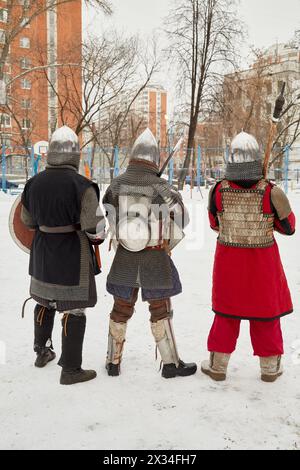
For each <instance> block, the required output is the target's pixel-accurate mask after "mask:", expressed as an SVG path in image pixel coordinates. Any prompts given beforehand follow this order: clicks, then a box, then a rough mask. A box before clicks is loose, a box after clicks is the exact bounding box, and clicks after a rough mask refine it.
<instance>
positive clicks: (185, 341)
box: [0, 191, 300, 450]
mask: <svg viewBox="0 0 300 470" xmlns="http://www.w3.org/2000/svg"><path fill="white" fill-rule="evenodd" d="M206 197H207V194H206V193H205V194H204V202H203V201H202V199H201V196H200V194H199V193H198V192H196V191H195V192H194V196H193V201H192V208H193V210H192V212H193V214H192V217H193V218H194V221H195V220H196V214H197V223H196V222H195V223H196V225H197V231H198V233H199V237H198V238H199V239H198V240H186V241H185V242H184V243H183V244H182V245H181V246H179V247H178V248H177V249H176V250H175V252H174V261H175V262H176V264H177V266H178V269H179V271H180V273H181V276H182V282H183V286H184V292H183V294H182V295H181V296H179V297H178V298H175V299H174V302H173V303H174V311H175V316H174V324H175V333H176V336H177V342H178V346H179V352H180V355H181V357H182V359H183V360H185V361H197V363H200V361H201V360H202V359H205V358H206V357H207V352H206V338H207V334H208V331H209V328H210V325H211V322H212V319H213V315H212V313H211V311H210V297H211V271H212V263H213V253H214V246H215V239H216V235H215V234H214V233H213V232H211V231H210V230H209V228H208V223H207V219H206V212H205V209H206ZM185 198H186V202H190V199H189V193H188V191H187V192H186V194H185ZM290 199H291V202H292V204H293V207H294V210H295V212H296V214H299V209H300V194H296V193H293V194H291V195H290ZM12 202H13V198H12V197H11V196H5V195H3V193H1V192H0V223H1V239H0V240H1V244H0V249H1V265H0V286H1V303H0V362H1V364H0V397H1V401H0V448H1V449H77V448H79V449H155V450H159V449H299V448H300V379H299V375H300V315H299V291H300V260H299V245H300V234H299V232H298V233H297V235H296V236H295V237H293V238H285V237H280V236H279V235H278V236H277V239H278V241H279V246H280V249H281V255H282V259H283V263H284V266H285V269H286V273H287V277H288V280H289V284H290V287H291V290H292V294H293V299H294V304H295V314H293V315H291V316H288V317H286V318H284V319H283V320H282V324H283V331H284V336H285V342H286V356H285V359H284V366H285V374H284V375H283V376H282V378H280V379H279V380H278V381H277V382H276V383H275V384H266V383H262V382H261V381H260V379H259V365H258V359H257V358H254V357H252V350H251V345H250V340H249V334H248V323H247V322H244V323H243V325H242V330H241V336H240V341H239V344H238V349H237V351H236V353H235V354H234V355H233V357H232V360H231V363H230V367H229V374H228V380H227V382H225V383H221V384H217V383H214V382H212V381H211V380H210V379H209V378H208V377H206V376H204V375H202V374H201V372H200V371H199V372H197V374H196V375H195V376H193V377H189V378H176V379H173V380H169V381H167V380H164V379H162V378H161V377H160V373H159V372H158V369H159V362H155V348H154V342H153V339H152V336H151V332H150V325H149V314H148V311H147V305H146V304H142V302H139V303H138V305H137V311H136V313H135V316H134V317H133V319H132V320H131V322H130V324H129V328H128V338H127V342H126V345H125V350H124V360H123V364H122V375H121V376H120V377H119V378H113V377H108V376H107V375H106V371H105V369H104V364H105V355H106V346H107V328H108V315H109V312H110V309H111V306H112V299H111V297H110V296H109V295H108V294H107V293H106V291H105V281H106V275H107V272H108V270H109V266H110V263H111V259H112V254H111V253H108V244H107V243H106V244H105V245H104V246H103V247H102V248H101V251H102V258H103V263H104V269H103V274H102V275H100V276H98V278H97V284H98V305H97V307H96V308H94V309H93V310H89V311H88V312H87V316H88V323H87V333H86V340H85V347H84V364H83V366H84V367H89V368H95V369H96V370H97V372H98V377H97V379H96V380H93V381H92V382H90V383H86V384H79V385H75V386H71V387H64V386H61V385H59V374H60V368H59V367H58V366H57V365H56V361H54V362H53V363H51V364H49V365H48V366H47V367H46V368H45V369H43V370H39V369H36V368H35V367H34V366H33V361H34V353H33V350H32V339H33V320H32V319H33V314H32V313H33V308H34V303H33V301H31V302H30V303H29V304H28V306H27V309H26V316H25V319H24V320H22V319H21V306H22V302H23V300H24V299H25V298H26V297H28V295H27V294H28V286H29V277H28V275H27V270H28V256H27V255H26V254H25V253H23V252H21V251H20V250H19V249H18V248H17V247H16V246H15V245H14V243H13V242H12V241H11V239H10V236H9V232H8V227H7V219H8V214H9V210H10V206H11V204H12ZM202 242H205V244H204V245H203V243H202ZM60 334H61V327H60V321H59V315H57V319H56V324H55V331H54V346H55V350H56V353H57V356H59V352H60ZM5 352H6V354H4V353H5ZM4 356H5V357H4Z"/></svg>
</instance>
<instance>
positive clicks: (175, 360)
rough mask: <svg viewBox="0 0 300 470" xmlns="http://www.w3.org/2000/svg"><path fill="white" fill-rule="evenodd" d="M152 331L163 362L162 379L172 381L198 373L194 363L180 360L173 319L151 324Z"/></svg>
mask: <svg viewBox="0 0 300 470" xmlns="http://www.w3.org/2000/svg"><path fill="white" fill-rule="evenodd" d="M151 331H152V334H153V336H154V339H155V342H156V346H157V348H158V350H159V352H160V355H161V359H162V362H163V368H162V374H161V375H162V377H164V378H165V379H171V378H174V377H187V376H189V375H193V374H195V373H196V371H197V365H196V364H195V363H194V362H192V363H189V364H186V363H185V362H183V361H182V360H181V359H180V358H179V355H178V351H177V346H176V342H175V336H174V331H173V326H172V320H171V318H169V317H168V318H164V319H163V320H159V321H158V322H155V323H153V322H151Z"/></svg>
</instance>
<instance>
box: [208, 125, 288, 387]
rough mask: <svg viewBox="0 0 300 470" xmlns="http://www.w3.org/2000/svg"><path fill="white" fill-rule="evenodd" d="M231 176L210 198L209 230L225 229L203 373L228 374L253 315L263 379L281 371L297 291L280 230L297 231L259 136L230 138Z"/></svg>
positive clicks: (219, 247)
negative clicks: (285, 321)
mask: <svg viewBox="0 0 300 470" xmlns="http://www.w3.org/2000/svg"><path fill="white" fill-rule="evenodd" d="M231 150H232V152H231V156H230V158H229V161H228V164H227V169H226V175H225V179H224V180H223V181H221V182H219V183H217V184H216V185H215V186H214V187H213V188H212V190H211V193H210V197H209V208H208V209H209V219H210V225H211V228H212V229H213V230H215V231H217V232H218V233H219V236H218V241H217V248H216V253H215V263H214V271H213V293H212V303H213V305H212V308H213V311H214V313H215V319H214V322H213V325H212V328H211V331H210V334H209V337H208V351H209V352H210V360H209V361H204V362H203V363H202V368H201V369H202V372H204V373H205V374H207V375H209V376H210V377H211V378H212V379H214V380H217V381H222V380H225V379H226V372H227V366H228V362H229V359H230V355H231V353H233V352H234V350H235V347H236V342H237V339H238V336H239V330H240V322H241V320H249V321H250V335H251V341H252V346H253V350H254V355H255V356H258V357H259V359H260V366H261V379H262V380H263V381H266V382H274V381H275V380H276V379H277V378H278V377H279V376H280V375H281V374H282V366H281V356H282V355H283V354H284V350H283V339H282V332H281V325H280V319H281V317H283V316H285V315H288V314H289V313H292V311H293V305H292V300H291V295H290V291H289V287H288V284H287V280H286V277H285V273H284V270H283V266H282V263H281V259H280V254H279V250H278V246H277V243H276V240H275V238H274V231H277V232H279V233H281V234H283V235H293V234H294V233H295V216H294V214H293V212H292V209H291V207H290V204H289V201H288V199H287V197H286V195H285V194H284V193H283V191H282V190H281V189H280V188H279V187H277V186H275V185H274V184H272V183H270V182H269V181H266V180H264V179H263V165H262V157H261V154H260V151H259V146H258V143H257V141H256V139H255V138H254V137H253V136H251V135H249V134H247V133H245V132H242V133H241V134H239V135H238V136H236V138H235V139H234V140H233V142H232V144H231Z"/></svg>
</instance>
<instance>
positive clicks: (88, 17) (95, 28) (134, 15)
mask: <svg viewBox="0 0 300 470" xmlns="http://www.w3.org/2000/svg"><path fill="white" fill-rule="evenodd" d="M112 3H113V6H114V14H113V15H112V16H111V18H109V19H107V18H105V17H104V15H103V14H101V13H100V14H97V15H95V12H94V11H89V12H88V13H87V12H85V13H84V23H83V24H84V31H85V33H86V34H88V33H92V34H95V35H96V34H97V32H100V31H101V30H103V29H106V28H109V27H114V28H116V29H117V30H119V31H120V32H121V31H123V32H128V33H137V32H139V33H140V34H141V35H142V36H147V35H151V33H152V31H153V30H157V29H158V28H160V27H162V23H163V18H164V17H165V16H166V15H167V13H168V11H169V8H170V6H172V5H174V2H173V1H172V0H112ZM84 10H85V8H84ZM239 11H240V16H241V19H242V20H243V21H244V22H245V23H246V25H247V27H248V33H249V36H248V39H247V44H248V45H250V44H251V45H254V46H255V47H257V48H263V47H268V46H270V45H272V44H274V43H276V42H277V41H278V42H286V41H288V40H289V39H291V38H292V37H293V35H294V32H295V30H297V29H300V0H240V6H239ZM157 34H158V35H160V36H161V37H163V35H162V33H159V32H157ZM248 52H249V49H248V46H247V45H245V48H244V50H243V51H242V55H243V57H244V61H243V63H244V64H245V65H246V63H247V56H248ZM159 82H160V83H161V84H162V85H163V86H165V87H166V88H167V89H169V90H170V88H172V86H171V84H170V77H169V78H167V77H166V76H165V77H162V78H160V79H159Z"/></svg>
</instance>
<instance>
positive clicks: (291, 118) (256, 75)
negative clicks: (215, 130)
mask: <svg viewBox="0 0 300 470" xmlns="http://www.w3.org/2000/svg"><path fill="white" fill-rule="evenodd" d="M253 52H254V57H255V62H254V64H253V65H252V67H251V68H250V69H249V70H246V71H243V72H236V73H235V74H230V75H227V76H226V77H225V80H224V83H223V85H222V87H220V89H219V93H218V94H216V96H215V100H214V104H213V107H212V109H213V110H212V111H211V113H210V114H209V119H210V121H211V122H212V124H213V123H214V122H218V123H219V131H220V130H221V132H222V134H223V137H224V141H225V142H227V141H228V140H231V139H232V138H233V137H234V135H235V134H236V133H238V132H241V131H242V130H244V131H245V132H249V133H251V134H253V135H255V137H256V139H257V140H258V142H259V144H260V147H261V148H262V149H264V148H265V145H266V142H267V138H268V132H269V122H270V118H271V114H272V112H273V107H274V103H275V99H276V96H277V94H279V91H280V89H281V86H282V81H281V80H283V78H282V75H280V77H278V78H280V80H279V81H278V79H274V77H273V73H272V64H270V62H269V60H267V59H266V56H265V53H264V52H263V51H259V50H256V51H253ZM284 80H286V83H287V86H286V94H285V98H286V106H285V109H284V111H283V114H282V116H281V121H280V123H279V132H278V134H277V136H276V139H275V142H274V145H273V158H272V160H271V164H275V163H276V166H277V167H281V166H282V159H283V155H284V149H285V148H286V146H289V147H292V146H293V145H294V143H295V142H296V141H297V139H298V138H299V137H300V102H299V99H300V89H297V88H295V80H293V78H290V77H288V76H287V77H285V78H284Z"/></svg>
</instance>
